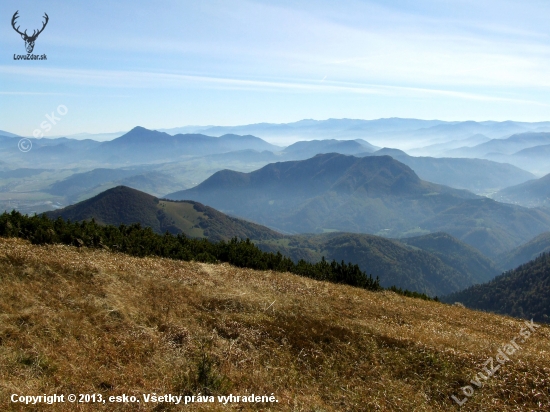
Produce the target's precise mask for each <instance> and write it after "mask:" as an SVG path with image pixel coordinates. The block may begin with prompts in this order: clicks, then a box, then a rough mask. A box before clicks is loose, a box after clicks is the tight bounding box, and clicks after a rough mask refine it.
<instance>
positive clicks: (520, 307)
mask: <svg viewBox="0 0 550 412" xmlns="http://www.w3.org/2000/svg"><path fill="white" fill-rule="evenodd" d="M442 300H443V301H444V302H449V303H453V302H461V303H463V304H464V305H465V306H467V307H469V308H472V309H481V310H487V311H491V312H495V313H500V314H503V315H510V316H514V317H519V318H527V319H531V318H532V319H534V320H535V321H536V322H546V323H548V322H550V254H549V253H542V254H541V255H540V256H539V257H538V258H536V259H534V260H532V261H530V262H527V263H525V264H523V265H520V266H518V267H517V268H516V269H514V270H509V271H507V272H505V273H503V274H502V275H500V276H497V277H496V278H495V279H493V280H492V281H490V282H488V283H484V284H481V285H474V286H472V287H470V288H468V289H466V290H463V291H462V292H458V293H453V294H451V295H448V296H445V297H443V298H442Z"/></svg>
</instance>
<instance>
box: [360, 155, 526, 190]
mask: <svg viewBox="0 0 550 412" xmlns="http://www.w3.org/2000/svg"><path fill="white" fill-rule="evenodd" d="M367 155H370V156H384V155H388V156H391V157H393V158H394V159H396V160H399V161H400V162H401V163H404V164H406V165H407V166H409V167H410V168H411V169H413V170H414V171H415V173H416V174H417V175H418V176H419V177H420V178H421V179H424V180H427V181H428V182H433V183H439V184H442V185H446V186H451V187H454V188H456V189H467V190H470V191H472V192H474V193H479V194H482V193H483V194H485V193H488V192H489V193H492V192H494V191H495V190H499V189H503V188H506V187H508V186H513V185H517V184H520V183H523V182H526V181H528V180H532V179H535V175H533V174H532V173H529V172H526V171H525V170H522V169H520V168H518V167H516V166H512V165H510V164H506V163H497V162H493V161H490V160H485V159H455V158H446V157H442V158H437V157H413V156H409V155H408V154H406V153H405V152H403V151H401V150H398V149H388V148H384V149H381V150H378V151H376V152H373V153H370V154H367Z"/></svg>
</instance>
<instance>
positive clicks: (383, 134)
mask: <svg viewBox="0 0 550 412" xmlns="http://www.w3.org/2000/svg"><path fill="white" fill-rule="evenodd" d="M161 131H164V132H167V133H170V134H177V133H204V134H207V135H210V136H222V135H224V134H228V133H233V134H251V135H254V136H258V137H261V138H262V139H267V140H269V141H271V142H274V143H277V144H279V145H285V146H286V145H288V144H291V143H294V142H296V141H298V140H312V139H340V140H353V139H365V140H368V141H369V142H371V143H372V144H374V145H377V146H388V143H391V145H392V146H394V147H400V148H401V149H403V150H406V149H412V148H419V147H425V146H427V145H433V144H438V143H445V142H449V141H453V140H464V139H469V138H471V137H472V136H474V135H476V134H481V135H484V136H485V137H487V138H489V139H494V138H505V137H509V136H511V135H513V134H517V133H525V132H548V131H550V122H539V123H525V122H513V121H506V122H493V121H487V122H473V121H464V122H444V121H441V120H419V119H401V118H388V119H376V120H359V119H328V120H301V121H298V122H294V123H282V124H273V123H258V124H250V125H242V126H206V127H205V126H196V127H193V126H186V127H182V128H174V129H161ZM463 146H464V145H463ZM457 147H458V146H457ZM425 154H429V155H432V154H434V153H425Z"/></svg>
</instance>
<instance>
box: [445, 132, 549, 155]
mask: <svg viewBox="0 0 550 412" xmlns="http://www.w3.org/2000/svg"><path fill="white" fill-rule="evenodd" d="M547 144H550V133H521V134H515V135H513V136H510V137H508V138H506V139H492V140H489V141H488V142H485V143H481V144H478V145H476V146H473V147H461V148H458V149H454V150H450V151H448V152H446V153H445V154H446V155H447V156H449V157H482V158H484V157H486V156H488V155H492V156H494V155H496V154H501V155H513V154H515V153H517V152H519V151H521V150H523V149H527V148H532V147H535V146H540V145H547Z"/></svg>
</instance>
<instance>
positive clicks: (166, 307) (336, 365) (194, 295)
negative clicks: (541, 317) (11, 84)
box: [0, 239, 550, 411]
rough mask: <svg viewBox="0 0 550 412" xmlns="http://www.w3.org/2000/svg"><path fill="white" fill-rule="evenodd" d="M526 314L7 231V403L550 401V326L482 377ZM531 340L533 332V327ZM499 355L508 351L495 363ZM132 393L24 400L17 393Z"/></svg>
mask: <svg viewBox="0 0 550 412" xmlns="http://www.w3.org/2000/svg"><path fill="white" fill-rule="evenodd" d="M522 327H525V324H524V321H521V320H518V319H512V318H508V317H503V316H497V315H493V314H487V313H482V312H475V311H471V310H468V309H465V308H461V307H458V306H449V305H444V304H440V303H436V302H426V301H422V300H418V299H410V298H405V297H401V296H398V295H396V294H394V293H392V292H368V291H365V290H361V289H356V288H353V287H348V286H342V285H334V284H330V283H325V282H318V281H314V280H311V279H307V278H301V277H298V276H294V275H291V274H285V273H283V274H282V273H277V272H259V271H254V270H249V269H239V268H235V267H232V266H229V265H226V264H223V265H210V264H203V263H194V262H181V261H174V260H169V259H159V258H134V257H129V256H126V255H122V254H116V253H111V252H108V251H104V250H92V249H86V248H81V249H77V248H74V247H69V246H62V245H48V246H33V245H31V244H30V243H28V242H26V241H22V240H19V239H0V410H3V411H12V410H13V411H15V410H25V411H26V410H44V411H75V410H82V411H87V410H109V411H117V410H140V411H141V410H142V411H153V410H154V411H171V410H181V409H182V406H181V405H178V406H175V405H171V404H168V403H164V404H151V403H145V402H144V398H143V397H142V394H150V393H153V392H154V393H156V394H157V395H163V394H174V395H175V394H184V395H188V396H191V395H198V394H199V392H200V393H201V394H202V395H210V394H211V395H213V396H216V395H229V394H233V395H239V396H242V395H247V396H248V395H251V394H255V395H260V396H261V395H268V396H270V395H271V394H273V395H274V396H275V397H276V398H277V400H278V402H273V403H258V404H254V405H249V404H248V403H233V404H228V405H226V406H224V405H222V404H220V403H218V402H215V403H208V404H199V403H195V404H191V405H188V408H189V409H190V410H227V409H229V408H232V409H238V410H285V411H286V410H289V411H290V410H292V411H355V410H373V411H375V410H378V411H413V410H414V411H442V410H459V407H458V405H457V404H456V403H455V402H454V401H453V400H452V399H451V396H452V395H455V396H456V397H457V398H458V399H460V400H461V399H463V398H465V396H464V394H463V392H462V390H461V389H460V388H461V387H464V386H467V385H470V386H472V387H473V390H474V393H473V395H472V396H471V397H470V398H469V399H468V400H467V402H466V403H465V404H464V405H463V406H462V407H461V408H460V410H465V411H474V410H475V411H479V410H491V411H518V410H531V411H543V410H549V409H550V401H549V396H550V393H549V387H550V382H549V376H550V350H549V348H550V340H549V338H550V328H549V327H548V326H540V327H539V328H537V329H536V330H535V331H534V332H533V333H532V335H531V336H529V338H528V339H525V342H524V343H521V344H520V345H521V347H520V348H519V349H518V350H517V351H516V352H515V353H514V354H513V355H510V356H509V358H510V360H509V361H508V362H506V363H504V364H503V365H502V367H501V368H500V370H499V371H498V372H497V373H496V374H495V375H494V376H493V377H492V378H489V379H488V380H487V381H486V383H485V384H484V386H483V387H481V388H478V387H477V386H475V385H474V384H472V383H470V380H471V379H472V377H473V376H474V375H475V374H477V373H478V372H483V364H484V363H485V362H486V361H487V360H488V359H489V358H490V357H495V355H496V354H497V351H498V350H499V348H501V347H502V346H503V345H504V344H506V343H508V342H510V340H511V339H513V338H515V337H516V336H518V334H519V331H520V329H521V328H522ZM518 342H519V341H518ZM495 363H496V361H495ZM71 393H72V394H80V393H82V394H86V393H88V394H93V393H96V394H101V395H102V397H103V399H108V398H109V397H110V396H117V395H121V394H127V395H128V396H131V395H134V396H136V397H138V398H139V399H141V402H140V403H139V404H138V403H132V404H117V403H112V404H105V405H102V404H78V405H77V404H71V403H68V402H65V403H58V404H55V405H38V406H34V407H32V406H25V405H22V404H20V403H11V402H10V397H11V395H12V394H20V395H34V396H36V395H42V394H65V396H67V395H68V394H71Z"/></svg>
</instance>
